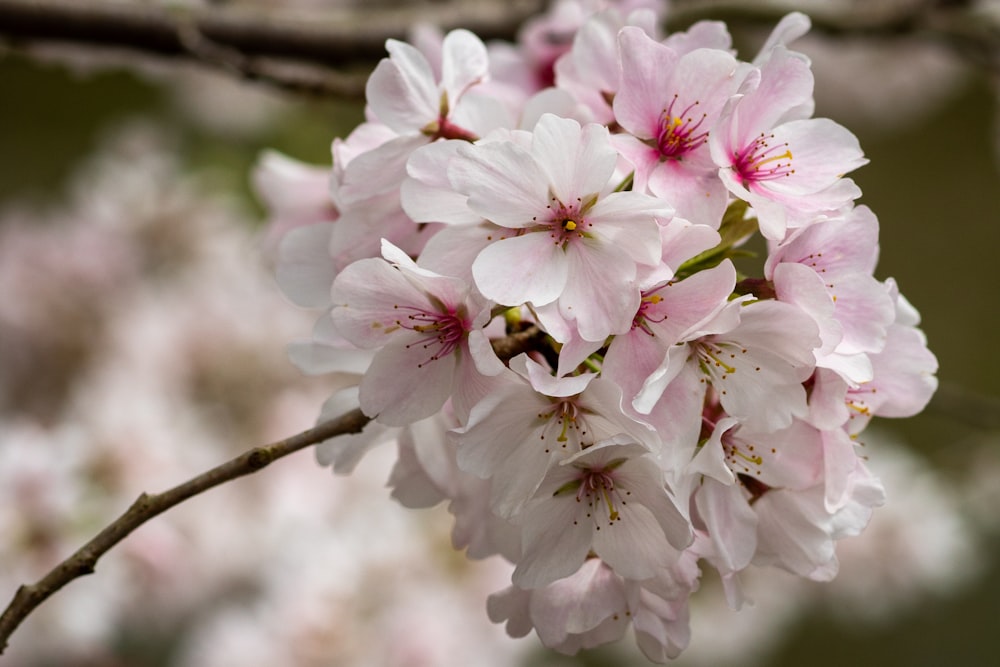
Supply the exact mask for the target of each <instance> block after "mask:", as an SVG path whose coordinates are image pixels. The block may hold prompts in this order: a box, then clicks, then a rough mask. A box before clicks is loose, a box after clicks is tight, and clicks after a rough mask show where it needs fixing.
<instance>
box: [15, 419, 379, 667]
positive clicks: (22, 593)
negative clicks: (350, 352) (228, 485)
mask: <svg viewBox="0 0 1000 667" xmlns="http://www.w3.org/2000/svg"><path fill="white" fill-rule="evenodd" d="M368 421H369V418H368V417H366V416H365V415H364V414H362V412H361V410H352V411H351V412H348V413H346V414H343V415H341V416H340V417H337V418H336V419H332V420H330V421H327V422H324V423H322V424H320V425H318V426H316V427H315V428H311V429H309V430H308V431H304V432H302V433H299V434H298V435H294V436H292V437H290V438H286V439H284V440H279V441H277V442H274V443H272V444H269V445H264V446H262V447H254V448H253V449H251V450H249V451H247V452H244V453H243V454H241V455H240V456H237V457H236V458H235V459H232V460H231V461H228V462H226V463H223V464H222V465H220V466H217V467H215V468H212V469H211V470H209V471H207V472H204V473H201V474H200V475H197V476H195V477H193V478H191V479H190V480H188V481H186V482H184V483H183V484H180V485H179V486H175V487H174V488H172V489H170V490H169V491H164V492H163V493H159V494H153V495H150V494H147V493H143V494H142V495H140V496H139V497H138V499H136V501H135V502H134V503H132V506H131V507H129V508H128V510H126V511H125V513H124V514H122V515H121V516H120V517H118V518H117V519H116V520H115V521H113V522H112V523H111V524H109V525H108V526H107V527H106V528H104V530H102V531H101V532H100V533H98V534H97V536H95V537H94V538H93V539H92V540H90V541H89V542H87V543H86V544H85V545H83V546H82V547H81V548H80V549H79V550H78V551H77V552H76V553H74V554H73V555H72V556H70V557H69V558H67V559H66V560H64V561H62V562H61V563H59V564H58V565H56V566H55V567H54V568H53V569H52V570H51V571H50V572H49V573H48V574H46V575H45V576H44V577H42V578H41V579H40V580H38V582H37V583H35V584H32V585H24V586H21V587H20V588H18V589H17V592H16V593H15V594H14V598H13V600H11V602H10V604H9V605H8V606H7V609H5V610H4V612H3V614H2V615H0V654H2V653H3V651H4V650H5V649H6V648H7V640H8V639H9V638H10V636H11V634H12V633H13V632H14V630H16V629H17V627H18V626H19V625H20V624H21V622H22V621H23V620H24V619H25V618H26V617H27V616H28V615H29V614H30V613H31V612H32V611H34V610H35V608H36V607H38V605H40V604H41V603H42V602H44V601H45V600H47V599H48V598H49V597H50V596H52V595H53V594H54V593H55V592H56V591H58V590H59V589H61V588H62V587H63V586H65V585H66V584H68V583H69V582H71V581H73V580H74V579H76V578H78V577H82V576H84V575H86V574H90V573H92V572H93V571H94V567H95V566H96V565H97V561H98V559H99V558H100V557H101V556H103V555H104V554H105V553H107V552H108V551H109V550H110V549H111V548H112V547H113V546H115V545H116V544H118V543H119V542H121V541H122V540H123V539H124V538H125V537H127V536H128V535H129V534H131V533H132V531H134V530H135V529H136V528H138V527H139V526H141V525H142V524H144V523H146V522H147V521H149V520H150V519H152V518H153V517H155V516H158V515H159V514H162V513H163V512H165V511H166V510H168V509H170V508H171V507H173V506H175V505H178V504H180V503H182V502H184V501H185V500H187V499H188V498H191V497H192V496H196V495H198V494H199V493H201V492H203V491H207V490H208V489H211V488H213V487H216V486H219V485H220V484H223V483H224V482H228V481H231V480H234V479H236V478H238V477H243V476H244V475H249V474H251V473H255V472H257V471H258V470H260V469H261V468H264V467H266V466H268V465H270V463H271V462H272V461H276V460H277V459H280V458H281V457H283V456H287V455H288V454H291V453H293V452H297V451H299V450H300V449H303V448H305V447H308V446H310V445H315V444H318V443H320V442H323V441H324V440H328V439H330V438H332V437H334V436H338V435H344V434H347V433H358V432H360V431H361V429H363V428H364V426H365V424H367V423H368Z"/></svg>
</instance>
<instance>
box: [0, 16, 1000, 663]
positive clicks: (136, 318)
mask: <svg viewBox="0 0 1000 667" xmlns="http://www.w3.org/2000/svg"><path fill="white" fill-rule="evenodd" d="M274 4H277V3H274ZM301 4H302V6H303V8H308V7H310V6H318V5H321V4H322V3H321V2H319V0H313V1H311V2H304V3H301ZM733 27H734V28H735V27H736V26H733ZM737 36H738V37H740V35H737ZM742 37H743V38H744V39H753V35H750V34H749V33H748V34H747V35H743V36H742ZM799 48H801V50H802V51H804V52H806V53H808V54H809V55H811V56H812V58H813V67H814V71H815V73H816V79H817V85H816V92H817V98H818V114H817V115H826V116H830V117H832V118H834V119H836V120H838V121H839V122H842V123H844V124H845V125H847V126H848V127H850V128H851V129H852V130H853V131H854V132H856V133H857V134H858V135H859V137H860V139H861V143H862V147H863V148H864V149H865V151H866V154H867V155H868V157H869V158H870V159H871V164H870V165H869V166H867V167H865V168H864V169H862V170H861V171H859V172H858V174H857V180H858V181H859V183H860V184H861V185H862V189H863V190H864V192H865V196H864V198H863V199H862V200H861V203H866V204H870V205H871V206H872V207H873V208H874V209H875V210H876V211H878V214H879V218H880V221H881V232H882V240H881V246H882V257H881V260H880V265H879V271H878V274H879V277H880V278H885V277H888V276H895V277H896V278H898V279H899V280H900V282H901V283H902V284H903V285H905V286H906V293H907V295H908V298H909V299H910V300H911V301H912V302H913V303H914V305H915V306H916V307H917V308H918V309H919V310H920V311H921V313H922V316H923V328H924V330H925V331H926V332H927V335H928V338H929V339H930V343H931V347H932V349H934V350H935V353H936V354H937V355H938V357H939V360H940V362H941V371H940V378H941V380H942V384H943V385H949V386H953V387H962V388H964V389H965V390H969V391H972V392H975V393H976V394H978V395H981V396H997V395H1000V379H998V378H1000V365H998V355H997V354H996V352H995V351H993V350H990V349H987V348H988V347H989V346H990V345H991V344H992V341H993V340H994V339H995V337H996V336H995V332H996V331H997V329H998V326H1000V318H998V316H997V314H996V313H995V312H994V311H995V308H993V305H994V304H995V302H996V297H995V295H994V289H993V286H992V285H993V281H994V280H995V279H994V277H993V275H992V271H991V269H992V268H993V266H994V265H995V258H994V257H993V255H994V254H995V248H996V247H998V244H1000V225H998V224H997V223H1000V204H998V202H997V201H996V199H995V197H994V193H995V192H996V189H997V186H998V185H1000V182H998V179H1000V176H998V171H997V166H996V165H997V160H996V155H995V153H993V152H992V151H993V149H994V145H995V144H994V139H993V135H992V133H993V132H995V128H994V127H993V126H992V125H991V123H992V122H993V119H994V116H995V113H996V111H995V108H996V107H995V101H994V100H993V99H992V98H991V96H990V90H991V85H992V90H994V91H995V90H997V86H996V82H992V83H991V82H990V81H987V80H986V79H985V77H984V76H982V75H981V73H979V72H978V71H977V70H974V69H972V68H970V67H968V66H966V65H965V64H964V63H963V62H962V61H960V60H958V59H957V58H956V57H955V56H954V54H953V53H952V52H950V51H946V50H944V49H943V48H941V47H939V46H934V45H929V44H926V43H920V42H915V41H914V42H912V43H911V42H902V41H900V42H896V41H894V42H890V43H884V44H872V43H864V44H862V43H857V44H855V43H850V44H849V46H846V47H845V44H844V42H843V41H834V40H831V39H829V38H826V39H824V38H822V37H817V36H809V37H808V38H807V39H806V40H803V42H802V43H800V45H799ZM43 60H44V62H39V61H29V60H26V59H24V58H22V57H20V56H15V55H12V54H5V55H4V54H0V91H4V92H9V91H15V90H16V91H17V95H16V98H15V96H13V95H11V96H7V95H5V99H4V103H3V104H0V118H2V122H0V143H2V145H3V146H4V147H5V148H4V156H5V159H4V161H3V166H2V167H0V169H2V170H3V172H2V173H3V178H2V179H0V294H2V295H3V298H2V299H0V536H2V538H0V597H2V598H3V603H4V604H6V602H7V601H8V600H9V599H10V597H11V595H13V592H14V590H15V589H16V588H17V586H18V585H20V584H21V583H25V582H29V581H34V580H36V579H37V578H39V577H40V576H41V575H42V574H44V573H45V572H46V571H47V570H48V569H49V568H51V567H52V566H53V565H54V564H55V563H57V562H59V561H60V560H62V559H63V558H65V557H66V556H67V555H68V554H69V553H71V552H72V551H74V550H75V549H77V548H78V547H79V546H80V545H81V544H83V543H84V542H85V541H86V540H88V539H89V538H91V537H92V536H93V535H94V534H96V533H97V532H98V531H99V530H100V529H101V528H102V527H103V526H104V525H106V524H107V523H108V522H109V521H111V520H112V519H114V518H115V517H117V516H118V515H119V514H120V513H121V512H122V511H123V510H124V509H125V508H126V507H127V506H128V505H129V504H130V503H131V502H132V501H133V500H134V499H135V497H136V496H138V495H139V493H141V492H143V491H161V490H164V489H166V488H168V487H170V486H173V485H175V484H177V483H179V482H181V481H183V480H185V479H187V478H189V477H191V476H193V475H194V474H197V473H199V472H201V471H203V470H205V469H208V468H210V467H212V466H214V465H216V464H218V463H220V462H222V461H224V460H226V459H228V458H231V457H232V456H235V455H236V454H238V453H240V452H242V451H244V450H246V449H247V448H249V447H251V446H253V445H256V444H262V443H264V442H268V441H272V440H275V439H278V438H281V437H285V436H288V435H291V434H293V433H296V432H299V431H301V430H303V429H305V428H308V427H309V426H311V425H312V424H313V423H314V421H315V419H316V417H317V414H318V411H319V406H320V405H321V404H322V402H323V400H324V399H325V398H326V397H327V396H328V395H329V393H330V388H329V387H328V386H327V385H325V384H324V382H323V379H316V378H305V377H303V376H301V375H300V374H299V373H298V372H297V371H296V370H295V369H294V368H293V367H292V365H291V364H290V363H289V362H288V361H287V359H286V356H285V354H284V347H285V345H286V341H288V340H291V339H294V338H306V337H308V335H309V331H310V328H311V326H312V322H313V321H314V320H315V317H316V315H315V313H311V312H307V311H303V310H300V309H298V308H296V307H294V306H293V305H291V304H290V303H288V302H287V301H286V300H284V299H283V298H282V297H281V296H280V295H279V294H278V291H277V288H276V287H275V285H274V279H273V276H272V271H271V268H270V267H269V265H268V261H267V257H268V248H269V246H268V238H269V237H268V230H267V229H266V228H265V225H264V222H263V214H262V212H261V206H260V202H259V201H258V200H256V199H255V198H254V196H253V194H252V192H251V186H250V183H249V180H250V173H251V167H252V165H253V164H254V163H255V161H256V160H257V158H258V155H259V154H260V151H261V150H262V149H263V147H265V146H275V147H278V148H280V150H282V151H284V152H286V153H288V154H289V155H291V156H293V157H295V158H297V159H301V160H305V161H307V162H312V163H318V164H326V165H328V164H329V146H330V141H331V139H332V138H333V137H334V136H345V135H346V133H347V132H348V131H349V130H350V129H351V127H352V126H353V125H355V124H357V123H358V122H360V120H361V119H362V117H361V107H360V104H348V103H343V102H318V101H315V100H305V99H302V98H298V97H295V96H291V95H287V94H279V93H277V92H275V91H274V90H271V89H267V88H264V87H259V86H258V87H253V86H250V85H248V84H242V83H238V82H235V81H234V80H233V79H231V78H228V77H225V76H222V75H219V74H215V73H209V72H206V71H201V70H196V69H192V68H177V67H174V66H173V65H166V64H164V63H155V62H150V63H148V64H146V63H144V64H142V65H141V66H140V67H139V68H132V69H128V70H124V69H121V68H120V67H119V66H117V65H114V64H113V63H114V62H115V61H114V59H110V60H108V59H106V58H103V57H97V58H95V57H94V56H93V55H92V54H91V53H90V52H82V51H81V52H69V53H67V52H66V51H65V50H64V49H63V50H61V51H60V50H50V52H48V53H47V54H46V58H45V59H43ZM67 60H71V61H72V62H74V63H75V65H74V66H73V67H67V66H66V64H65V63H66V62H67ZM70 108H71V109H74V110H75V112H76V113H73V114H69V115H67V114H66V113H65V110H66V109H70ZM262 194H263V195H264V196H266V195H267V193H262ZM986 405H987V406H992V407H993V408H994V409H995V408H996V405H997V403H996V401H995V400H994V401H993V402H992V403H987V404H986ZM986 409H987V410H988V409H989V407H987V408H986ZM879 426H881V428H874V427H873V428H872V429H870V431H868V432H866V433H865V434H864V445H865V450H866V452H867V453H868V459H869V464H870V466H871V468H872V469H873V471H874V472H875V473H876V474H877V475H879V476H880V477H881V478H882V480H883V481H884V483H885V486H886V490H887V493H888V499H889V500H888V502H887V504H886V505H885V507H883V508H881V509H880V510H879V511H878V512H876V513H875V514H874V517H873V519H872V523H871V525H870V526H869V528H868V529H867V530H866V531H865V532H864V533H863V534H862V535H861V536H859V537H854V538H849V539H846V540H843V541H842V542H841V543H840V544H839V547H838V557H839V559H840V562H841V568H840V574H839V576H838V577H837V579H836V580H834V581H833V582H832V583H830V584H815V583H811V582H808V581H803V580H800V579H798V578H794V577H792V576H790V575H786V574H784V573H782V572H777V571H764V570H757V571H756V572H755V576H753V577H747V579H746V581H745V583H746V588H747V590H748V593H749V595H750V597H751V598H752V599H753V600H754V605H753V606H751V607H748V608H745V609H744V610H743V611H741V612H733V611H731V610H729V609H728V608H727V607H726V606H725V601H724V596H723V595H722V593H721V587H720V586H719V585H718V582H717V581H715V580H712V579H710V578H709V579H706V580H704V581H703V582H702V586H701V587H702V590H701V591H699V592H698V593H697V594H696V595H695V596H694V597H693V599H692V610H691V617H692V621H691V622H692V641H691V645H690V647H689V648H688V649H687V651H686V652H685V654H684V655H683V656H682V657H681V658H680V659H679V660H677V661H676V664H678V665H690V666H694V665H715V666H718V665H752V664H756V665H800V664H811V665H825V664H830V665H834V664H844V663H845V662H848V661H853V662H854V663H855V664H875V663H876V662H877V664H881V665H911V664H917V661H918V660H923V662H922V664H941V663H942V662H944V661H945V660H948V661H949V662H951V663H952V664H985V663H983V662H982V661H981V660H978V661H977V657H979V658H981V659H982V656H988V655H990V653H988V651H990V650H991V649H992V648H993V645H994V640H995V637H994V630H995V628H994V626H995V622H996V618H997V617H998V613H1000V602H998V600H1000V556H998V545H1000V518H998V515H997V512H996V508H997V507H998V504H1000V438H998V435H997V432H996V431H991V430H990V429H989V428H985V427H982V426H976V425H974V424H969V423H968V422H967V421H963V420H962V419H958V418H956V417H955V416H953V415H949V414H942V413H941V412H933V411H931V412H930V413H929V414H926V415H923V416H920V417H917V418H915V419H913V420H909V421H908V422H907V423H905V424H900V425H897V424H893V423H888V422H882V423H880V425H879ZM393 459H394V452H393V451H392V447H381V448H378V449H376V450H375V451H374V452H373V453H371V454H369V455H368V457H366V459H365V460H364V461H363V462H362V464H361V465H360V466H359V467H358V468H357V470H356V471H355V472H354V474H352V475H351V476H348V477H340V476H338V477H333V476H331V475H330V474H329V471H328V470H326V469H323V468H320V467H319V466H318V465H316V463H315V461H314V459H313V456H312V454H311V453H310V452H300V453H299V454H297V455H293V456H291V457H289V458H287V459H283V460H281V461H278V462H277V463H275V464H273V465H272V466H271V467H269V468H268V469H267V470H265V471H262V472H261V473H258V474H256V475H253V476H251V477H249V478H244V479H242V480H238V481H236V482H233V483H229V484H226V485H224V486H223V487H222V488H219V489H215V490H212V491H210V492H208V493H206V494H204V495H202V496H199V497H196V498H194V499H192V500H190V501H188V502H187V503H185V504H183V505H182V506H180V507H178V508H176V509H173V510H171V511H170V512H168V513H167V514H165V515H163V516H161V517H158V518H156V519H154V520H153V521H151V522H150V523H149V524H147V525H145V526H143V527H142V528H140V529H139V530H138V531H137V532H136V533H135V534H134V535H132V536H130V537H129V538H127V539H126V540H125V541H124V542H123V543H122V544H120V545H119V546H118V547H116V548H115V549H113V550H112V551H111V552H110V553H109V554H108V555H107V556H106V557H105V558H103V559H102V560H101V562H100V564H99V566H98V568H97V572H96V574H94V575H92V576H89V577H85V578H83V579H81V580H79V581H75V582H73V583H71V584H70V585H69V586H68V587H67V588H66V589H64V590H62V591H60V592H59V593H57V594H56V595H55V596H54V597H53V598H52V599H50V600H49V601H47V602H46V603H45V604H43V605H42V606H41V607H40V608H39V609H38V610H37V611H36V612H35V613H34V614H33V615H32V616H31V617H29V619H28V620H27V621H26V622H25V623H24V625H23V626H22V627H21V628H20V629H19V630H18V632H16V633H15V634H14V636H13V637H12V639H11V645H10V648H9V649H8V651H7V654H5V656H4V659H3V664H4V665H7V664H10V665H14V666H17V667H22V666H24V667H40V666H45V665H66V666H68V667H83V666H116V665H150V666H153V665H157V666H159V665H164V666H165V665H170V666H174V665H176V666H183V667H216V666H218V667H223V666H226V665H243V666H250V667H252V666H257V665H259V666H264V665H303V666H313V665H317V666H318V665H358V666H362V665H399V666H404V665H405V666H407V667H411V666H428V667H431V666H441V667H444V666H448V665H476V666H478V665H484V666H487V667H489V666H492V665H496V666H498V667H499V666H506V665H513V666H519V665H524V666H532V665H556V666H560V665H567V666H570V665H589V666H596V665H628V664H636V665H641V664H646V662H645V659H644V658H642V657H641V655H639V654H638V653H636V652H635V650H634V648H632V642H628V641H626V642H621V643H620V645H616V646H612V647H610V648H606V649H601V650H599V651H593V652H589V653H588V652H584V653H581V654H580V655H579V656H577V657H575V658H569V657H565V656H558V655H555V654H551V653H549V652H547V651H545V650H544V649H542V648H541V647H540V645H539V643H538V641H537V639H536V638H535V637H534V635H530V636H529V637H527V638H524V639H521V640H514V639H510V638H509V637H507V636H506V634H505V633H504V630H503V627H502V626H497V625H493V624H492V623H490V621H489V620H488V618H487V616H486V613H485V600H486V597H487V595H488V594H489V593H491V592H494V591H496V590H499V589H501V588H503V587H505V586H506V585H507V583H508V581H509V577H510V569H511V568H510V567H509V566H508V565H507V564H505V563H503V562H502V561H500V560H487V561H469V560H467V559H466V558H465V557H464V555H463V554H461V553H456V552H454V551H453V549H452V547H451V538H450V530H451V517H449V515H448V514H447V512H446V511H445V508H444V507H442V506H439V507H437V508H434V509H433V510H425V511H413V510H406V509H404V508H403V507H401V506H400V505H399V504H398V503H396V502H394V501H393V500H392V499H390V498H389V496H388V491H387V490H386V489H385V488H384V485H385V480H386V479H387V477H388V475H389V470H390V467H391V465H392V462H393Z"/></svg>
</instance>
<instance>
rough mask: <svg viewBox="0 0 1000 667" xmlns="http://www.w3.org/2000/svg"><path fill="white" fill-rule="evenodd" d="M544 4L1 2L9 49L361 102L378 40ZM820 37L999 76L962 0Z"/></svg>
mask: <svg viewBox="0 0 1000 667" xmlns="http://www.w3.org/2000/svg"><path fill="white" fill-rule="evenodd" d="M548 4H549V3H548V2H547V1H546V0H424V1H421V2H417V1H414V2H404V1H403V0H398V1H397V2H389V3H378V4H377V5H375V6H372V5H371V3H368V4H365V3H360V2H359V3H358V4H357V5H356V6H341V7H331V8H327V9H324V10H323V11H317V10H311V11H290V10H281V11H275V10H261V9H249V8H241V7H218V6H215V7H211V6H209V7H202V6H197V7H168V6H165V5H160V4H155V3H140V2H122V1H120V0H119V1H111V0H89V1H87V2H83V1H81V0H0V38H3V39H5V40H7V42H8V43H9V44H12V45H13V46H15V47H20V46H27V47H31V46H33V45H37V44H46V43H52V42H56V43H69V44H74V45H84V46H93V47H111V48H114V49H126V50H127V51H130V52H139V53H143V54H147V55H153V56H161V57H168V58H178V59H184V60H188V61H194V62H198V63H201V64H205V65H208V66H211V67H216V68H221V69H223V70H225V71H228V72H230V73H232V74H235V75H237V76H239V77H242V78H246V79H253V80H261V81H266V82H268V83H271V84H273V85H277V86H279V87H282V88H285V89H291V90H297V91H306V92H312V93H319V94H329V95H337V96H341V97H355V98H360V97H361V96H362V95H363V93H364V85H365V81H366V79H367V75H368V72H369V71H370V69H371V66H372V65H373V64H374V63H375V62H376V61H378V59H379V58H382V57H383V56H384V55H385V40H386V39H388V38H397V39H403V38H405V37H406V36H407V33H408V32H409V30H410V29H411V28H412V27H413V26H414V25H415V24H417V23H420V22H424V23H429V24H433V25H437V26H439V27H441V28H442V29H444V30H448V29H451V28H457V27H465V28H469V29H470V30H473V31H474V32H476V33H477V34H478V35H479V36H480V37H482V38H483V39H492V38H504V39H512V38H513V37H514V36H515V35H516V33H517V29H518V28H519V27H520V25H521V24H522V23H523V22H524V21H525V20H527V19H528V18H529V17H531V16H532V15H535V14H538V13H539V12H541V11H542V10H543V9H544V8H545V7H546V6H547V5H548ZM798 8H799V3H796V2H794V1H793V0H673V3H672V5H671V11H670V12H669V15H668V20H669V23H670V26H671V28H680V27H684V26H687V25H690V24H691V23H694V22H695V21H697V20H701V19H715V20H727V21H730V22H732V23H734V24H740V25H766V26H768V27H770V26H773V25H774V24H775V23H776V22H777V21H778V19H780V18H781V16H783V15H784V14H786V13H788V12H789V11H792V10H795V9H798ZM810 13H811V18H812V20H813V27H814V30H815V31H816V32H819V33H824V34H829V35H857V36H865V37H871V38H879V39H882V38H892V37H912V36H920V37H922V38H926V39H931V40H935V41H937V42H940V43H943V44H945V45H947V46H948V47H950V48H952V49H953V50H954V51H956V52H957V53H958V54H959V55H961V56H962V57H964V58H965V59H967V60H969V61H971V62H973V63H975V64H976V65H978V66H980V67H983V68H985V69H987V70H988V71H992V72H1000V15H998V14H997V13H996V12H994V13H992V14H990V13H988V12H986V11H985V10H982V9H979V8H978V5H977V3H974V2H971V1H969V0H891V1H890V0H885V1H884V2H866V1H865V0H837V1H833V0H831V1H830V2H828V3H826V4H823V5H819V4H816V3H811V6H810Z"/></svg>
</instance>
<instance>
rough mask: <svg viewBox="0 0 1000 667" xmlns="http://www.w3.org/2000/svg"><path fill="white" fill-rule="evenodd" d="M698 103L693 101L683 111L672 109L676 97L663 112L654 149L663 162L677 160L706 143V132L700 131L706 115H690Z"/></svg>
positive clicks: (675, 97) (675, 102) (675, 96)
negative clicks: (655, 148) (658, 152)
mask: <svg viewBox="0 0 1000 667" xmlns="http://www.w3.org/2000/svg"><path fill="white" fill-rule="evenodd" d="M699 104H700V102H698V101H695V102H694V103H692V104H689V105H688V106H687V107H685V108H684V109H683V110H676V111H675V109H674V107H675V106H677V95H674V98H673V99H672V100H671V101H670V104H669V105H668V106H667V108H666V109H664V110H663V113H662V115H661V116H660V122H659V126H658V128H657V131H656V147H657V149H659V151H660V157H661V159H664V160H679V159H681V158H682V157H684V156H685V155H687V154H688V153H690V152H692V151H694V150H695V149H697V148H699V147H700V146H701V145H702V144H704V143H705V142H706V141H708V130H705V131H701V126H702V124H703V123H704V122H705V119H706V118H707V117H708V116H707V114H704V113H703V114H701V115H700V116H699V115H698V114H697V111H695V113H693V114H692V110H695V109H696V107H697V106H698V105H699Z"/></svg>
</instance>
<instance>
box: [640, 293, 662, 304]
mask: <svg viewBox="0 0 1000 667" xmlns="http://www.w3.org/2000/svg"><path fill="white" fill-rule="evenodd" d="M642 300H643V301H645V302H646V303H651V304H654V305H655V304H658V303H659V302H661V301H663V297H662V296H660V295H659V294H650V295H649V296H644V297H642Z"/></svg>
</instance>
